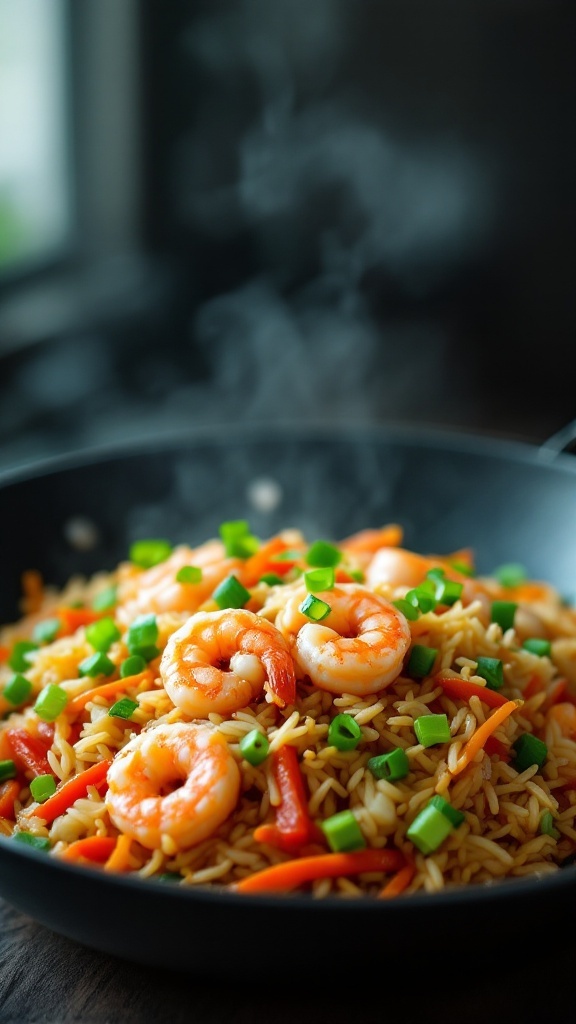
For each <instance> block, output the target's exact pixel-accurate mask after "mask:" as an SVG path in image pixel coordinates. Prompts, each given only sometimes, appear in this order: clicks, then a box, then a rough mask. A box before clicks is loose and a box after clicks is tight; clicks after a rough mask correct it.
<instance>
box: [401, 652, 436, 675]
mask: <svg viewBox="0 0 576 1024" xmlns="http://www.w3.org/2000/svg"><path fill="white" fill-rule="evenodd" d="M437 654H438V650H437V648H436V647H424V646H423V645H422V644H414V646H413V648H412V651H411V653H410V658H409V659H408V665H407V666H406V671H407V673H408V675H409V676H410V677H411V678H412V679H423V678H424V676H428V675H430V673H431V671H432V669H433V668H434V662H435V661H436V655H437Z"/></svg>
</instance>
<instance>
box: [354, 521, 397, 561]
mask: <svg viewBox="0 0 576 1024" xmlns="http://www.w3.org/2000/svg"><path fill="white" fill-rule="evenodd" d="M403 537H404V530H403V529H402V527H401V526H399V525H398V523H388V524H387V526H382V527H380V528H379V529H368V530H359V531H358V533H353V534H352V535H351V536H350V537H346V538H345V539H344V540H342V541H340V544H339V545H338V547H340V548H342V550H343V551H345V552H346V554H347V555H355V554H360V553H362V554H370V553H372V552H374V551H378V548H397V547H399V545H400V544H401V543H402V540H403Z"/></svg>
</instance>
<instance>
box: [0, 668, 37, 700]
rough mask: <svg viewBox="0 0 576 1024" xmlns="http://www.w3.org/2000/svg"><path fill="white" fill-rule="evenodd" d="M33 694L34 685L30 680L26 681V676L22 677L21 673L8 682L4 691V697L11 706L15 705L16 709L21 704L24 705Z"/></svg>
mask: <svg viewBox="0 0 576 1024" xmlns="http://www.w3.org/2000/svg"><path fill="white" fill-rule="evenodd" d="M31 693H32V683H31V682H30V680H29V679H26V676H21V675H19V673H16V675H13V676H12V678H11V679H9V680H8V682H7V683H6V686H5V687H4V690H3V696H4V697H5V698H6V700H7V701H8V703H9V704H14V706H15V707H17V706H18V705H19V704H24V702H25V701H27V700H28V697H29V696H30V694H31Z"/></svg>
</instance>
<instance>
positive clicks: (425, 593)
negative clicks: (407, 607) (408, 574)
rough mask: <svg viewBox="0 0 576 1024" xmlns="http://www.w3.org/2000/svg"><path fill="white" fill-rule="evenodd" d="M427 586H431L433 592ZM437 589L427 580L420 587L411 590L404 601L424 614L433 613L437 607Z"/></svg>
mask: <svg viewBox="0 0 576 1024" xmlns="http://www.w3.org/2000/svg"><path fill="white" fill-rule="evenodd" d="M426 584H430V587H431V591H430V590H429V589H428V587H427V586H426ZM435 589H436V588H435V587H434V585H433V583H432V581H431V580H425V581H424V583H422V584H421V585H420V586H419V587H415V588H414V589H413V590H409V591H408V592H407V593H406V594H405V595H404V600H405V601H408V603H409V604H411V605H413V607H414V608H418V609H419V610H420V611H421V612H422V613H423V614H426V612H431V611H433V610H434V608H435V607H436V604H437V601H436V597H435Z"/></svg>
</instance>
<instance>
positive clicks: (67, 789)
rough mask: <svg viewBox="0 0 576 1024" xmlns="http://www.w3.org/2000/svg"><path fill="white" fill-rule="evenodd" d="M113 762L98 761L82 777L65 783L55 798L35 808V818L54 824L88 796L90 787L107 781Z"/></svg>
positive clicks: (50, 798)
mask: <svg viewBox="0 0 576 1024" xmlns="http://www.w3.org/2000/svg"><path fill="white" fill-rule="evenodd" d="M111 764H112V761H97V762H96V764H92V765H90V767H89V768H86V770H85V771H83V772H80V775H74V776H73V777H72V778H71V779H68V781H67V782H63V783H62V784H61V785H60V786H59V787H58V789H57V790H56V792H55V793H54V796H50V797H48V799H47V800H46V801H45V802H44V803H43V804H41V805H40V806H39V807H34V808H33V809H32V811H31V812H28V813H31V814H32V815H33V816H34V817H35V818H42V819H43V820H44V821H45V822H46V824H47V825H50V824H52V822H53V821H54V819H55V818H58V817H59V816H60V815H61V814H64V812H65V811H67V810H68V808H69V807H72V804H75V803H76V801H77V800H79V799H80V798H81V797H83V796H86V793H87V792H88V787H89V786H100V785H102V784H103V783H104V782H105V780H106V774H107V772H108V769H109V767H110V765H111Z"/></svg>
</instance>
